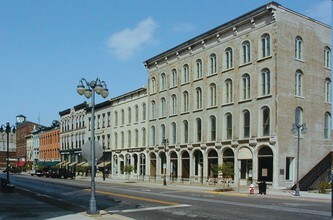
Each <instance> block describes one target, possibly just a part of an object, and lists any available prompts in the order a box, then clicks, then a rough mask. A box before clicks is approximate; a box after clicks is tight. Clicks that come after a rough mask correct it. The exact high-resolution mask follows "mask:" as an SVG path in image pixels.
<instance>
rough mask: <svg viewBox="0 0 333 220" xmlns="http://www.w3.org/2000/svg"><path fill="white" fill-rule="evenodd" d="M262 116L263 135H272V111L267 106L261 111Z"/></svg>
mask: <svg viewBox="0 0 333 220" xmlns="http://www.w3.org/2000/svg"><path fill="white" fill-rule="evenodd" d="M261 114H262V135H263V136H269V135H270V109H269V108H268V107H267V106H265V107H263V108H262V109H261Z"/></svg>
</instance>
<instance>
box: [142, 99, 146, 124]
mask: <svg viewBox="0 0 333 220" xmlns="http://www.w3.org/2000/svg"><path fill="white" fill-rule="evenodd" d="M142 120H143V121H145V120H146V103H142Z"/></svg>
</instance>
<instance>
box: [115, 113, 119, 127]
mask: <svg viewBox="0 0 333 220" xmlns="http://www.w3.org/2000/svg"><path fill="white" fill-rule="evenodd" d="M114 125H115V126H118V112H117V111H115V112H114Z"/></svg>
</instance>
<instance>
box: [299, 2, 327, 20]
mask: <svg viewBox="0 0 333 220" xmlns="http://www.w3.org/2000/svg"><path fill="white" fill-rule="evenodd" d="M331 4H332V2H331V0H323V1H321V2H318V3H316V4H315V5H312V6H311V8H308V9H307V10H306V11H305V12H306V15H307V16H309V17H311V18H314V19H316V20H319V21H321V22H324V23H326V24H329V25H331V24H332V12H331V9H332V5H331Z"/></svg>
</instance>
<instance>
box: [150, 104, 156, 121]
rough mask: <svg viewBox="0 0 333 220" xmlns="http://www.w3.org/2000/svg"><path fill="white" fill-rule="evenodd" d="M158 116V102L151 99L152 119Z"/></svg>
mask: <svg viewBox="0 0 333 220" xmlns="http://www.w3.org/2000/svg"><path fill="white" fill-rule="evenodd" d="M155 118H156V103H155V101H151V119H155Z"/></svg>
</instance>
